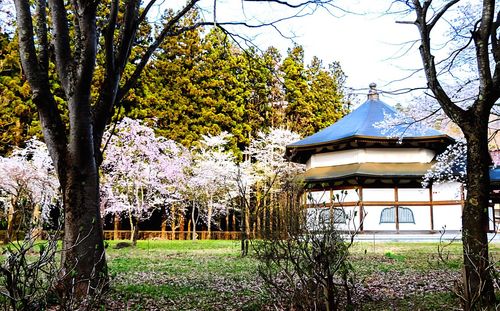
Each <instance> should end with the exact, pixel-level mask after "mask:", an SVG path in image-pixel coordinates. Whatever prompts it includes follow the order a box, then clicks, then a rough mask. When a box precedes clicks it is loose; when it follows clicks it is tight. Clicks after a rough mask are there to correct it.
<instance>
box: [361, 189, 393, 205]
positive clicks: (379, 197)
mask: <svg viewBox="0 0 500 311" xmlns="http://www.w3.org/2000/svg"><path fill="white" fill-rule="evenodd" d="M394 200H395V197H394V189H393V188H387V189H385V188H363V201H376V202H380V201H394Z"/></svg>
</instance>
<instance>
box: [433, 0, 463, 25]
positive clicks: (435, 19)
mask: <svg viewBox="0 0 500 311" xmlns="http://www.w3.org/2000/svg"><path fill="white" fill-rule="evenodd" d="M459 1H460V0H452V1H450V2H447V3H446V4H445V5H444V6H443V7H442V8H441V9H440V10H439V11H438V12H437V14H436V15H434V16H433V17H432V18H431V20H430V21H429V24H428V25H429V26H428V27H429V31H431V30H432V28H434V26H436V23H437V22H438V21H439V20H440V19H441V17H443V15H444V14H445V13H446V12H447V11H448V10H449V9H450V8H451V7H452V6H454V5H455V4H457V3H458V2H459ZM431 2H432V1H426V3H429V5H430V3H431Z"/></svg>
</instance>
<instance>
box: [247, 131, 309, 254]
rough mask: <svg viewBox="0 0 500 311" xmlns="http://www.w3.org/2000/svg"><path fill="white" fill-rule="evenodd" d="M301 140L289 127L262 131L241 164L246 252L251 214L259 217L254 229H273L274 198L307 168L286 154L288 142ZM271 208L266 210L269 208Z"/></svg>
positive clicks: (255, 217)
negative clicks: (288, 158) (286, 184)
mask: <svg viewBox="0 0 500 311" xmlns="http://www.w3.org/2000/svg"><path fill="white" fill-rule="evenodd" d="M299 139H300V136H299V134H297V133H294V132H292V131H290V130H287V129H280V128H271V129H270V131H269V132H268V133H265V132H259V133H258V134H257V137H256V138H255V139H254V140H252V142H251V143H250V146H249V147H248V149H247V150H246V151H245V155H246V156H247V159H248V160H247V161H245V162H244V163H241V164H240V166H239V174H238V188H239V192H240V194H239V198H240V202H242V203H241V206H242V207H241V208H242V217H244V219H243V218H242V224H243V226H242V253H243V254H246V253H247V251H248V247H247V245H248V243H246V240H247V239H248V238H249V234H250V227H251V226H252V224H251V220H250V216H253V217H252V218H254V219H255V223H254V228H255V229H256V230H257V231H261V229H262V228H263V227H265V226H266V223H265V222H266V220H265V218H262V217H263V216H264V215H266V214H267V216H268V218H267V219H268V225H269V230H270V231H272V228H273V209H272V206H273V205H274V203H275V202H271V201H272V200H273V197H274V196H276V195H277V194H278V193H280V192H281V190H282V189H283V187H282V186H283V184H284V183H286V182H287V181H289V180H290V179H293V178H295V177H296V176H297V175H298V174H300V173H301V172H303V171H304V166H303V165H301V164H297V163H292V162H289V161H287V160H286V159H285V157H284V154H285V150H286V145H288V144H290V143H292V142H295V141H297V140H299ZM266 208H268V211H267V213H266V211H265V209H266Z"/></svg>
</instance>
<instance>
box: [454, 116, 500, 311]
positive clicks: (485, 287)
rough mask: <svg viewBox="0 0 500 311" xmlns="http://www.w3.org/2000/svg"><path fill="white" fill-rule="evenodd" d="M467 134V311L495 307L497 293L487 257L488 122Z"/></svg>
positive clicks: (464, 283) (465, 226)
mask: <svg viewBox="0 0 500 311" xmlns="http://www.w3.org/2000/svg"><path fill="white" fill-rule="evenodd" d="M481 123H483V124H480V125H477V126H474V127H471V131H470V132H464V134H465V137H466V139H467V162H468V163H467V197H466V200H465V204H464V210H463V215H462V228H463V237H462V240H463V247H464V275H463V278H464V280H463V286H464V294H465V298H466V299H465V300H466V301H465V302H466V304H467V305H466V306H465V307H466V309H467V310H475V309H478V308H484V307H486V306H488V305H493V304H494V302H495V294H494V288H493V282H492V279H491V266H490V263H489V256H488V236H487V232H488V227H489V216H488V206H489V205H488V202H489V187H488V185H489V163H490V158H489V153H488V145H487V141H488V139H487V119H486V120H483V121H482V122H481Z"/></svg>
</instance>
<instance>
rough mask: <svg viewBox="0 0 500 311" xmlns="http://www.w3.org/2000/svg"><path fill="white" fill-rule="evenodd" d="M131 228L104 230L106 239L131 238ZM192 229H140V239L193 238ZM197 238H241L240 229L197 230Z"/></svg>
mask: <svg viewBox="0 0 500 311" xmlns="http://www.w3.org/2000/svg"><path fill="white" fill-rule="evenodd" d="M130 234H131V231H130V230H104V239H105V240H130ZM192 239H193V233H192V231H175V232H172V231H139V234H138V240H192ZM196 239H197V240H209V239H210V240H239V239H241V232H240V231H212V232H211V233H210V238H209V237H208V231H197V232H196Z"/></svg>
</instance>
